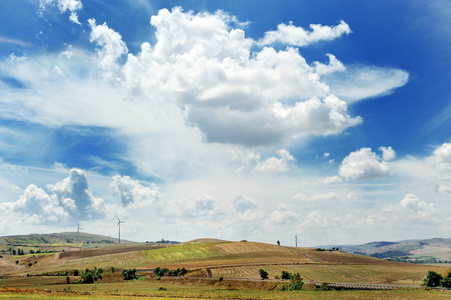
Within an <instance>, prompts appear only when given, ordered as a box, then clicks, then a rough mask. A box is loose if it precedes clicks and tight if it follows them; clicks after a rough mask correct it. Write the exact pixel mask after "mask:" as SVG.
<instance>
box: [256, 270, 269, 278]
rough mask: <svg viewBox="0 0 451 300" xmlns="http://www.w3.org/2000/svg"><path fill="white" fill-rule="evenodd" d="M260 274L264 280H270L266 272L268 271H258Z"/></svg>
mask: <svg viewBox="0 0 451 300" xmlns="http://www.w3.org/2000/svg"><path fill="white" fill-rule="evenodd" d="M258 272H259V273H260V277H261V278H262V279H268V272H266V271H265V270H263V269H260V270H258Z"/></svg>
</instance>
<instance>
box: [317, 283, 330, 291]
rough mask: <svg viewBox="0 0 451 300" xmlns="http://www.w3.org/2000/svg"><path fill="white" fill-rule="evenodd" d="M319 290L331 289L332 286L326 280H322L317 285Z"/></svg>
mask: <svg viewBox="0 0 451 300" xmlns="http://www.w3.org/2000/svg"><path fill="white" fill-rule="evenodd" d="M319 290H320V291H331V290H332V288H331V287H330V286H329V284H328V283H327V282H323V283H321V285H320V286H319Z"/></svg>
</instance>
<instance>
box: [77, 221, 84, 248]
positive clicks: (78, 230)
mask: <svg viewBox="0 0 451 300" xmlns="http://www.w3.org/2000/svg"><path fill="white" fill-rule="evenodd" d="M80 229H81V230H84V229H83V228H81V227H80V225H78V222H77V244H78V240H79V238H80Z"/></svg>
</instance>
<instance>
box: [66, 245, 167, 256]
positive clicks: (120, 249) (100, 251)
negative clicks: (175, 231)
mask: <svg viewBox="0 0 451 300" xmlns="http://www.w3.org/2000/svg"><path fill="white" fill-rule="evenodd" d="M165 247H167V245H164V246H162V245H153V244H152V245H139V246H136V245H124V246H112V247H104V248H96V249H83V250H80V251H71V252H63V253H60V254H59V259H80V258H87V257H93V256H102V255H110V254H117V253H124V252H135V251H143V250H149V249H160V248H165Z"/></svg>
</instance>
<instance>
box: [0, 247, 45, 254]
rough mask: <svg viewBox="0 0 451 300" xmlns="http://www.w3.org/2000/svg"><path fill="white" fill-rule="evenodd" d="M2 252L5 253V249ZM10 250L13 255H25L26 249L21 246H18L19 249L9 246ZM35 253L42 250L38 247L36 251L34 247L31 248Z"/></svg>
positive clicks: (32, 252)
mask: <svg viewBox="0 0 451 300" xmlns="http://www.w3.org/2000/svg"><path fill="white" fill-rule="evenodd" d="M2 252H3V253H5V250H2ZM8 252H9V254H11V255H25V251H24V249H21V248H17V250H16V248H12V247H9V248H8ZM34 253H41V250H40V249H38V250H36V251H35V250H33V249H30V254H34Z"/></svg>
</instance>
